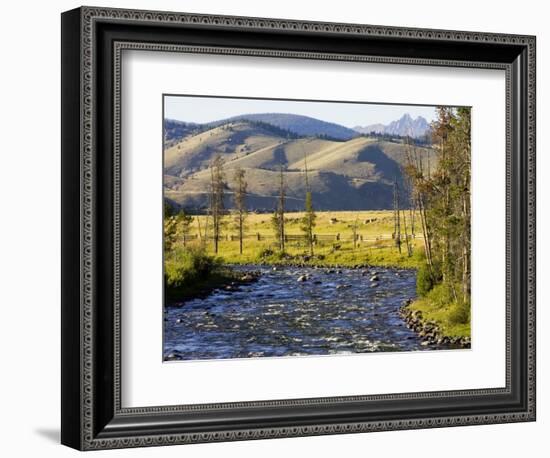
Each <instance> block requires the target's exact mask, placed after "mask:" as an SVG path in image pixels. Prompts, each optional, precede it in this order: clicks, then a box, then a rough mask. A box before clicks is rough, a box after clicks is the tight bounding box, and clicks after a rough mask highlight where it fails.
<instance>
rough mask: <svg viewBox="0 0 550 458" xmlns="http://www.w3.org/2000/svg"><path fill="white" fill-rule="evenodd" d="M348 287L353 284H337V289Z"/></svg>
mask: <svg viewBox="0 0 550 458" xmlns="http://www.w3.org/2000/svg"><path fill="white" fill-rule="evenodd" d="M346 288H351V285H337V286H336V289H346Z"/></svg>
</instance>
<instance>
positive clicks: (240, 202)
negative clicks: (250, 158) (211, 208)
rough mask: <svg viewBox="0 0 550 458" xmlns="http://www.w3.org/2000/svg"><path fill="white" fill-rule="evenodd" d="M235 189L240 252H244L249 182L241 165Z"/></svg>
mask: <svg viewBox="0 0 550 458" xmlns="http://www.w3.org/2000/svg"><path fill="white" fill-rule="evenodd" d="M234 179H235V191H234V194H233V198H234V201H235V213H236V215H235V222H236V225H237V231H238V234H239V253H240V254H243V238H244V228H245V220H246V217H247V210H246V193H247V187H248V185H247V183H246V180H245V172H244V170H243V169H241V168H240V167H239V168H237V169H235V177H234Z"/></svg>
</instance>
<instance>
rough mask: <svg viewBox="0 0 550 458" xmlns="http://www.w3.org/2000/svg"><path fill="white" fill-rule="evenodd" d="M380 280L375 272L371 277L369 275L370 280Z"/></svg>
mask: <svg viewBox="0 0 550 458" xmlns="http://www.w3.org/2000/svg"><path fill="white" fill-rule="evenodd" d="M378 280H380V277H379V276H378V275H376V274H374V275H373V276H372V277H370V281H378Z"/></svg>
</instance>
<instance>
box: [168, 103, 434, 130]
mask: <svg viewBox="0 0 550 458" xmlns="http://www.w3.org/2000/svg"><path fill="white" fill-rule="evenodd" d="M253 113H291V114H298V115H304V116H310V117H312V118H317V119H320V120H322V121H327V122H333V123H336V124H340V125H342V126H346V127H355V126H367V125H370V124H377V123H381V124H389V123H390V122H392V121H395V120H397V119H399V118H401V116H403V115H404V114H405V113H409V114H410V115H411V116H412V117H413V118H416V117H417V116H423V117H424V118H425V119H426V120H427V121H428V122H431V121H432V120H433V119H434V116H435V107H433V106H420V105H381V104H370V103H349V102H311V101H296V100H269V99H244V98H227V97H197V96H180V95H177V96H173V95H166V96H165V99H164V117H165V118H166V119H175V120H178V121H184V122H195V123H199V124H202V123H206V122H211V121H218V120H220V119H225V118H229V117H232V116H238V115H243V114H253Z"/></svg>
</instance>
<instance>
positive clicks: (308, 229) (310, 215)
mask: <svg viewBox="0 0 550 458" xmlns="http://www.w3.org/2000/svg"><path fill="white" fill-rule="evenodd" d="M302 152H303V154H304V174H305V185H306V200H305V208H304V217H303V218H302V231H303V232H304V234H305V236H306V242H307V244H308V247H309V255H310V256H313V243H314V241H315V240H314V236H313V228H314V227H315V219H316V218H317V215H316V214H315V211H314V210H313V199H312V196H311V189H310V187H309V177H308V169H307V153H306V151H305V150H304V148H303V147H302Z"/></svg>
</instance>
